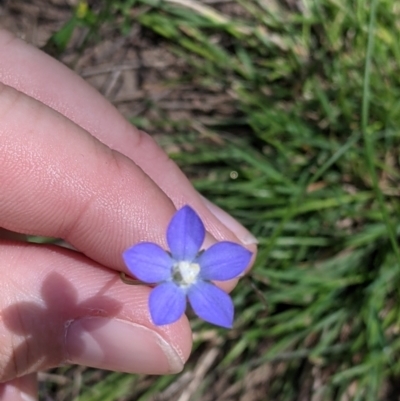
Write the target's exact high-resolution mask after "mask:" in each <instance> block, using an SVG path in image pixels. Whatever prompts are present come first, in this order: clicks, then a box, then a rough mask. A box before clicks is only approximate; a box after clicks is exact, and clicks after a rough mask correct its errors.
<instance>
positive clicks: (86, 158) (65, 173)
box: [0, 84, 175, 270]
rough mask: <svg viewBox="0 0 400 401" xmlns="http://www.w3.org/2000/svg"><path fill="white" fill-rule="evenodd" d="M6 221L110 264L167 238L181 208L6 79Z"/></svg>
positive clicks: (1, 172) (0, 133)
mask: <svg viewBox="0 0 400 401" xmlns="http://www.w3.org/2000/svg"><path fill="white" fill-rule="evenodd" d="M0 120H1V124H0V143H1V153H0V165H1V167H2V168H1V169H0V187H1V188H2V191H1V194H0V216H1V225H2V226H3V227H4V228H6V229H8V230H13V231H17V232H22V233H27V234H37V235H45V236H52V237H61V238H64V239H65V240H67V241H68V242H70V243H71V244H72V245H74V246H75V247H76V248H77V249H79V250H81V251H82V252H84V253H85V254H86V255H89V256H90V257H91V258H93V259H95V260H98V261H99V262H101V263H102V264H104V265H107V266H112V267H114V268H117V269H120V270H122V269H124V266H123V263H122V258H121V253H122V251H123V250H125V249H126V248H127V247H129V246H130V245H132V244H133V243H136V242H139V241H140V240H142V241H143V240H149V241H153V242H156V243H160V244H164V243H165V238H164V237H165V233H164V230H165V227H166V226H167V224H168V221H169V220H170V218H171V216H172V214H173V213H174V211H175V209H174V207H173V205H172V203H171V202H170V200H169V199H168V197H167V196H166V195H165V194H164V193H163V192H162V191H161V190H160V189H159V188H158V187H157V185H155V184H154V182H153V181H152V180H151V179H149V177H148V176H147V175H146V174H144V173H143V171H142V170H141V169H140V168H139V167H138V166H136V165H135V164H134V163H132V162H131V161H130V160H129V159H128V158H126V157H124V156H123V155H121V154H120V153H118V152H114V151H111V150H110V149H109V148H107V147H106V146H105V145H103V144H102V143H101V142H99V141H97V140H96V139H95V138H93V137H92V136H90V135H89V134H87V133H86V132H85V131H84V130H82V129H81V128H80V127H78V126H76V125H75V124H73V123H72V122H70V121H69V120H67V119H66V118H65V117H63V116H61V115H60V114H58V113H57V112H55V111H53V110H52V109H50V108H48V107H46V106H44V105H43V104H41V103H39V102H37V101H35V100H33V99H31V98H29V97H27V96H25V95H22V94H21V93H19V92H17V91H15V90H14V89H12V88H9V87H6V86H4V85H2V84H0Z"/></svg>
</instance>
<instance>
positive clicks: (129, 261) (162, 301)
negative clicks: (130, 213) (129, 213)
mask: <svg viewBox="0 0 400 401" xmlns="http://www.w3.org/2000/svg"><path fill="white" fill-rule="evenodd" d="M204 238H205V228H204V224H203V222H202V221H201V219H200V217H199V216H198V215H197V214H196V212H195V211H194V210H193V209H192V208H191V207H190V206H184V207H183V208H182V209H180V210H178V211H177V212H176V213H175V214H174V216H173V217H172V219H171V222H170V223H169V226H168V229H167V243H168V246H169V249H170V251H171V252H170V253H169V252H166V251H165V250H164V249H162V248H161V247H160V246H159V245H157V244H154V243H152V242H142V243H139V244H137V245H134V246H133V247H132V248H129V249H127V250H126V251H125V252H124V254H123V258H124V260H125V263H126V265H127V267H128V269H129V271H130V272H131V273H132V274H133V275H134V276H135V277H137V278H138V279H139V280H141V281H143V282H144V283H148V284H158V285H157V286H156V287H155V288H154V289H153V290H152V291H151V293H150V297H149V309H150V314H151V318H152V320H153V322H154V323H155V324H156V325H158V326H160V325H164V324H169V323H173V322H175V321H177V320H178V319H179V318H180V317H181V316H182V314H183V313H184V312H185V309H186V298H188V299H189V302H190V304H191V305H192V308H193V310H194V312H195V313H196V314H197V315H198V316H199V317H200V318H202V319H204V320H206V321H208V322H210V323H213V324H216V325H218V326H222V327H226V328H230V327H232V324H233V314H234V311H233V303H232V300H231V298H230V297H229V295H228V294H226V293H225V292H224V291H223V290H221V289H220V288H218V287H217V286H215V285H214V284H212V283H211V280H218V281H225V280H231V279H233V278H235V277H237V276H239V275H240V274H241V273H243V272H244V270H245V269H246V267H247V265H248V264H249V262H250V259H251V255H252V254H251V252H250V251H248V250H247V249H246V248H244V247H243V246H241V245H239V244H236V243H234V242H228V241H222V242H218V243H216V244H214V245H212V246H211V247H210V248H208V249H207V250H205V251H200V248H201V246H202V244H203V241H204Z"/></svg>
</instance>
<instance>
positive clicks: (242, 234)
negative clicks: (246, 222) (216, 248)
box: [202, 196, 258, 245]
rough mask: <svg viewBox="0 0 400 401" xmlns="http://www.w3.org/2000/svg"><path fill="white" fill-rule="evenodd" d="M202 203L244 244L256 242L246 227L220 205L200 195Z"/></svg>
mask: <svg viewBox="0 0 400 401" xmlns="http://www.w3.org/2000/svg"><path fill="white" fill-rule="evenodd" d="M202 198H203V202H204V204H205V205H206V206H207V208H208V210H209V211H210V212H211V213H212V214H213V215H214V216H215V217H216V218H217V219H218V220H219V221H220V222H221V223H222V224H224V225H225V226H226V227H228V228H229V229H230V230H231V231H232V232H233V233H234V234H235V235H236V237H237V238H238V239H239V240H240V241H241V242H242V244H244V245H253V244H258V240H257V238H256V237H255V236H254V235H253V234H252V233H251V232H250V231H248V230H247V229H246V228H244V227H243V226H242V225H241V224H240V223H239V222H238V221H237V220H235V219H234V218H233V217H232V216H231V215H229V214H228V213H226V212H225V211H224V210H222V209H221V208H220V207H218V206H217V205H215V204H214V203H212V202H210V201H209V200H208V199H206V198H204V196H202Z"/></svg>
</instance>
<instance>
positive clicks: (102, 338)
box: [66, 317, 183, 374]
mask: <svg viewBox="0 0 400 401" xmlns="http://www.w3.org/2000/svg"><path fill="white" fill-rule="evenodd" d="M66 350H67V357H68V362H72V363H76V364H79V365H84V366H91V367H95V368H100V369H108V370H114V371H118V372H127V373H143V374H168V373H178V372H180V371H181V370H182V368H183V361H182V359H181V358H180V357H179V355H178V353H177V351H176V350H175V349H173V348H172V347H171V346H170V345H169V344H168V343H167V341H165V340H164V339H163V338H162V337H161V336H160V335H159V334H158V333H156V332H154V331H153V330H150V329H148V328H147V327H144V326H141V325H138V324H135V323H131V322H127V321H124V320H117V319H108V318H100V317H87V318H82V319H79V320H75V321H73V322H72V323H71V324H70V325H69V326H68V328H67V334H66Z"/></svg>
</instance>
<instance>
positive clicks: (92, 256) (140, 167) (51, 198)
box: [0, 30, 255, 401]
mask: <svg viewBox="0 0 400 401" xmlns="http://www.w3.org/2000/svg"><path fill="white" fill-rule="evenodd" d="M0 54H1V58H0V188H1V193H0V226H1V227H3V228H4V229H7V230H12V232H15V233H22V234H34V235H43V236H51V237H57V238H63V239H64V240H65V241H66V242H68V243H69V244H71V245H72V246H73V247H74V248H75V249H77V250H78V252H75V251H71V250H67V249H63V248H60V247H56V246H48V245H34V244H28V243H24V242H20V241H15V240H12V239H10V238H11V237H12V236H13V235H14V234H13V233H10V232H6V231H5V230H3V231H2V233H1V239H0V260H1V273H2V291H1V293H0V310H1V320H0V380H1V381H2V382H3V384H2V385H1V386H0V394H1V397H2V398H1V399H2V400H4V401H8V400H13V401H19V400H26V399H31V398H32V399H35V397H36V387H35V382H36V378H35V372H36V371H38V370H43V369H48V368H51V367H55V366H58V365H60V364H64V363H76V364H82V365H87V366H93V367H98V368H103V369H110V370H117V371H125V372H135V373H149V374H167V373H174V372H179V371H180V370H181V369H182V367H183V364H184V363H185V361H186V360H187V358H188V356H189V354H190V349H191V331H190V326H189V323H188V321H187V319H186V317H182V318H181V319H180V320H179V321H178V322H176V323H174V324H172V325H166V326H160V327H157V326H154V325H153V324H152V322H151V319H150V315H149V312H148V304H147V300H148V296H149V292H150V289H149V288H148V287H146V286H127V285H125V284H123V283H122V282H121V280H120V279H119V274H118V273H119V272H120V271H122V272H127V270H126V267H125V266H124V263H123V260H122V256H121V255H122V252H123V251H124V250H126V249H127V248H128V247H130V246H132V245H133V244H135V243H138V242H140V241H151V242H155V243H158V244H160V245H161V246H163V247H165V246H166V244H165V230H166V227H167V225H168V222H169V220H170V219H171V216H172V215H173V214H174V212H175V211H176V208H177V207H180V206H182V205H183V204H190V205H191V206H192V207H193V208H194V209H196V211H197V213H198V214H199V215H200V216H201V217H202V219H203V221H204V223H205V226H206V229H207V235H206V246H208V245H210V244H212V243H213V242H215V240H228V241H233V242H238V243H242V244H244V245H245V246H246V247H247V248H248V249H249V250H251V251H252V252H255V239H254V238H253V237H252V236H251V234H249V233H248V231H247V230H245V229H244V228H243V227H242V226H241V225H239V224H238V223H237V222H236V221H235V220H233V219H232V218H231V217H230V216H228V215H227V214H226V213H224V212H222V211H221V210H219V209H218V208H216V207H215V206H214V205H211V204H210V203H209V202H208V201H205V200H204V199H202V198H201V197H200V195H199V194H198V193H197V192H196V191H195V190H194V189H193V187H192V186H191V184H190V183H189V182H188V180H187V179H186V178H185V176H184V175H183V173H182V172H181V171H180V170H179V168H178V167H177V166H176V165H175V164H174V163H173V162H172V161H171V160H170V159H169V158H168V157H167V156H166V154H165V153H164V152H163V151H162V150H161V149H160V148H159V147H158V146H157V145H156V144H155V142H154V141H153V140H152V139H151V138H150V137H149V136H148V135H146V134H145V133H143V132H141V131H139V130H137V129H135V128H134V127H132V126H131V125H130V124H129V123H128V122H127V121H125V120H124V119H123V118H122V117H121V116H120V115H119V113H118V112H117V111H116V110H115V109H114V108H113V106H111V105H110V104H109V103H108V102H107V101H106V100H105V99H104V98H103V97H102V96H101V95H99V94H98V93H97V92H96V91H95V90H94V89H93V88H91V87H90V86H89V85H88V84H86V83H85V82H84V81H83V80H82V79H81V78H79V77H78V76H76V75H75V74H74V73H73V72H72V71H70V70H68V69H67V68H66V67H65V66H63V65H61V64H60V63H58V62H57V61H55V60H54V59H51V58H50V57H48V56H47V55H45V54H44V53H41V52H40V51H39V50H37V49H35V48H33V47H31V46H29V45H27V44H25V43H24V42H22V41H21V40H19V39H16V38H14V37H13V36H12V35H11V34H9V33H8V32H5V31H1V30H0ZM235 283H236V280H231V281H230V282H227V283H224V287H223V288H224V289H225V290H227V291H229V290H231V289H232V288H233V287H234V285H235ZM30 397H31V398H30Z"/></svg>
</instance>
